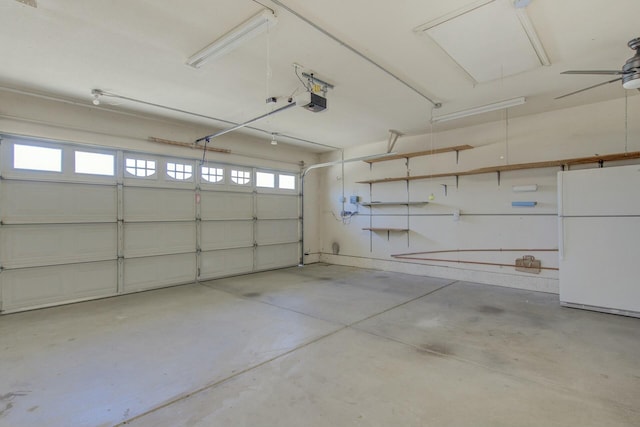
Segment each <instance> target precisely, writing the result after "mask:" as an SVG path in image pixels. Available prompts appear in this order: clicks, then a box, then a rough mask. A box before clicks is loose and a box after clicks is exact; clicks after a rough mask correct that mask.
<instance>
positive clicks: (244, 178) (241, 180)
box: [231, 169, 251, 185]
mask: <svg viewBox="0 0 640 427" xmlns="http://www.w3.org/2000/svg"><path fill="white" fill-rule="evenodd" d="M231 181H232V182H234V183H235V184H240V185H246V184H249V182H251V172H249V171H241V170H237V169H231Z"/></svg>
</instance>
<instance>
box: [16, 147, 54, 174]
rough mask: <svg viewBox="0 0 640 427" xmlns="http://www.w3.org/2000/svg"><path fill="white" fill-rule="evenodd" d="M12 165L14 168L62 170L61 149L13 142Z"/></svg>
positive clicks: (48, 170)
mask: <svg viewBox="0 0 640 427" xmlns="http://www.w3.org/2000/svg"><path fill="white" fill-rule="evenodd" d="M13 167H14V169H28V170H34V171H47V172H62V150H61V149H59V148H46V147H37V146H34V145H21V144H14V146H13Z"/></svg>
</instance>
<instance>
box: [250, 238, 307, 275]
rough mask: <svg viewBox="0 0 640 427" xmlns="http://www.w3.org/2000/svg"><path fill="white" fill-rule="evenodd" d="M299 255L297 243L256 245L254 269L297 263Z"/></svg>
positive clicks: (287, 265) (289, 265)
mask: <svg viewBox="0 0 640 427" xmlns="http://www.w3.org/2000/svg"><path fill="white" fill-rule="evenodd" d="M299 256H300V253H299V251H298V244H297V243H290V244H286V245H273V246H262V247H258V248H257V250H256V269H257V270H266V269H270V268H279V267H291V266H293V265H298V262H299Z"/></svg>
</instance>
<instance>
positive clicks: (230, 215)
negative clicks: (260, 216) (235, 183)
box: [200, 191, 253, 220]
mask: <svg viewBox="0 0 640 427" xmlns="http://www.w3.org/2000/svg"><path fill="white" fill-rule="evenodd" d="M200 196H201V198H200V217H201V218H202V219H203V220H211V219H251V218H253V195H252V194H251V193H247V194H243V193H228V192H224V191H203V192H201V193H200Z"/></svg>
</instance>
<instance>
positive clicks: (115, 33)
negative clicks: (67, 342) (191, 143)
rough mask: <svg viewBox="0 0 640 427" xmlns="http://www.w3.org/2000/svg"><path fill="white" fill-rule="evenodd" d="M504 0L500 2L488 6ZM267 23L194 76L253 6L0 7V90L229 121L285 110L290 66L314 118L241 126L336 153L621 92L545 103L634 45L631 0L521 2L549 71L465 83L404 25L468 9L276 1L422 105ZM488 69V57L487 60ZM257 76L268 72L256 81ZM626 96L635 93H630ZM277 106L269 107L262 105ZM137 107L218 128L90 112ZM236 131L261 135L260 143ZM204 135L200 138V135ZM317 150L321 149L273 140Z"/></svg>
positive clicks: (290, 28) (79, 1)
mask: <svg viewBox="0 0 640 427" xmlns="http://www.w3.org/2000/svg"><path fill="white" fill-rule="evenodd" d="M495 1H509V0H495ZM262 2H263V3H264V4H265V5H267V6H269V7H270V8H273V9H274V10H275V11H276V14H277V16H278V23H277V25H276V26H275V27H274V28H273V29H272V30H271V31H270V32H269V33H268V34H263V35H261V36H259V37H257V38H255V39H253V40H251V41H249V42H248V43H246V44H244V45H242V46H241V47H240V48H238V49H236V50H235V51H233V52H231V53H230V54H228V55H226V56H225V57H223V58H220V59H218V60H216V61H214V62H212V63H209V64H207V65H205V66H203V67H202V68H200V69H194V68H192V67H189V66H187V65H185V61H186V60H187V58H188V57H189V56H191V55H192V54H194V53H195V52H197V51H198V50H200V49H201V48H203V47H204V46H206V45H208V44H209V43H211V42H212V41H214V40H215V39H216V38H218V37H220V36H221V35H223V34H224V33H225V32H227V31H229V30H230V29H231V28H233V27H234V26H236V25H238V24H239V23H240V22H242V21H244V20H246V19H247V18H249V17H250V16H252V15H254V14H255V13H257V12H259V11H260V10H261V9H262V6H260V5H259V4H258V3H257V2H255V1H253V0H183V1H180V2H178V1H176V0H110V1H91V0H37V5H38V7H37V8H33V7H30V6H28V5H25V4H23V3H20V2H18V1H15V0H0V52H2V57H1V59H0V60H1V62H2V66H1V67H0V86H3V87H6V88H14V89H21V90H26V91H30V92H36V93H41V94H47V95H53V96H57V97H61V98H65V99H74V100H80V101H82V102H86V103H87V104H88V105H91V100H92V98H91V95H90V93H91V90H92V89H94V88H99V89H102V90H106V91H110V92H113V93H117V94H119V95H123V96H126V97H129V98H133V99H138V100H142V101H145V102H148V103H153V104H159V105H164V106H168V107H171V108H174V109H180V110H185V111H189V112H194V113H198V114H201V115H205V116H210V117H216V118H221V119H224V120H228V121H232V122H236V123H240V122H244V121H247V120H249V119H252V118H254V117H257V116H259V115H262V114H264V113H266V112H268V111H270V110H271V109H272V108H277V107H279V106H282V105H285V103H286V101H285V99H286V98H287V97H288V96H289V95H290V94H291V93H292V92H293V91H294V90H296V89H297V88H301V84H300V82H299V81H298V79H297V77H296V75H295V73H294V68H293V67H292V64H293V63H294V62H296V63H299V64H301V65H302V66H304V67H305V68H306V69H307V70H309V71H313V72H315V74H316V75H317V76H318V77H319V78H321V79H323V80H326V81H328V82H330V83H332V84H334V85H335V89H334V90H331V91H330V92H329V93H328V96H327V98H328V108H327V110H326V111H324V112H321V113H311V112H309V111H306V110H303V109H300V108H294V109H289V110H287V111H284V112H281V113H279V114H276V115H273V116H270V117H269V118H267V119H264V120H262V121H260V122H257V123H255V124H254V125H253V126H255V127H257V128H260V129H263V130H265V131H267V132H276V133H279V134H283V135H289V136H293V137H296V138H300V139H304V140H309V141H313V142H317V143H320V144H327V145H330V146H336V147H350V146H354V145H357V144H362V143H367V142H372V141H381V140H385V139H386V138H387V134H388V130H389V129H397V130H399V131H401V132H403V133H406V134H418V133H424V132H427V131H429V129H430V125H429V119H430V117H431V115H432V114H433V115H436V116H437V115H442V114H446V113H449V112H454V111H458V110H462V109H466V108H469V107H474V106H477V105H484V104H488V103H492V102H496V101H501V100H504V99H509V98H515V97H520V96H524V97H526V98H527V103H526V104H525V105H522V106H518V107H514V108H512V110H511V111H510V113H509V115H510V117H515V116H518V115H524V114H533V113H537V112H541V111H545V110H552V109H557V108H564V107H568V106H573V105H578V104H586V103H592V102H597V101H601V100H606V99H613V98H622V97H624V89H622V87H621V84H619V83H614V84H611V85H606V86H603V87H600V88H597V89H594V90H591V91H588V92H584V93H581V94H577V95H574V96H570V97H568V98H565V99H562V100H554V99H553V98H554V97H557V96H559V95H562V94H565V93H568V92H571V91H574V90H578V89H581V88H583V87H587V86H589V85H593V84H596V83H598V82H602V81H606V80H608V79H611V78H612V77H610V76H577V75H573V76H568V75H560V72H561V71H564V70H568V69H620V68H621V67H622V65H623V64H624V62H625V60H626V59H627V58H629V57H631V56H632V54H633V51H631V50H630V49H629V48H628V47H627V42H628V41H629V40H630V39H632V38H635V37H640V26H639V25H638V23H639V21H638V17H639V16H640V1H638V0H615V1H611V0H561V1H559V0H531V3H530V5H529V6H528V7H527V9H526V10H527V13H528V15H529V17H530V19H531V21H532V23H533V25H534V26H535V29H536V31H537V33H538V34H539V37H540V39H541V41H542V44H543V45H544V48H545V50H546V52H547V54H548V56H549V58H550V60H551V66H548V67H543V66H539V67H537V68H535V69H533V70H530V71H526V72H522V73H519V74H516V75H513V76H508V77H503V78H500V79H497V80H494V81H489V82H486V83H476V82H474V80H473V79H472V78H471V77H470V76H469V75H468V74H467V73H466V72H465V71H464V70H463V69H462V68H460V66H459V65H457V63H456V62H455V61H454V60H453V59H451V57H449V55H447V53H445V52H444V51H443V50H442V48H440V47H439V46H438V45H437V44H436V43H435V42H434V41H433V40H432V39H430V38H429V36H428V35H426V34H423V35H417V34H416V33H414V32H413V29H414V28H415V27H417V26H419V25H421V24H424V23H426V22H429V21H432V20H434V19H437V18H439V17H441V16H443V15H446V14H448V13H451V12H452V11H454V10H456V9H459V8H461V7H463V6H465V5H468V4H470V3H473V2H474V0H428V1H425V0H396V1H380V0H374V1H371V0H350V1H344V0H324V1H322V2H318V1H310V0H281V2H282V3H283V4H284V5H286V6H287V7H289V8H291V9H293V10H295V11H296V12H298V13H299V14H300V15H303V16H304V17H306V18H307V19H308V20H310V21H312V22H313V23H315V24H316V25H318V26H319V27H321V28H323V29H324V30H326V31H327V32H329V33H331V34H332V35H334V36H335V37H336V38H338V39H340V40H342V41H343V42H345V43H346V44H348V45H350V46H351V47H353V48H355V49H356V50H358V51H360V52H361V53H363V54H364V55H366V56H368V57H369V58H371V59H372V60H373V61H375V62H377V63H378V64H379V65H381V66H382V67H383V68H385V69H387V70H389V71H390V72H392V73H393V74H395V75H396V76H398V77H399V78H400V79H402V80H403V81H405V82H406V83H407V84H408V85H410V86H413V87H414V88H416V89H417V90H418V91H419V92H421V93H423V94H425V95H426V96H428V97H429V98H431V99H433V100H436V101H438V102H441V103H442V107H441V108H440V109H438V110H434V111H433V112H432V104H431V103H430V102H429V101H427V100H426V99H425V98H424V97H423V96H421V95H419V94H418V93H416V92H415V91H413V90H411V89H409V88H408V87H407V86H406V85H404V84H402V83H401V82H399V81H397V80H396V79H394V78H393V77H391V76H390V75H388V74H386V73H385V72H383V71H381V70H380V69H379V68H377V67H375V66H374V65H372V64H371V63H369V62H367V61H366V60H364V59H362V58H361V57H359V56H358V55H356V54H354V53H353V52H351V51H350V50H349V49H347V48H345V47H344V46H341V45H340V44H339V43H337V42H336V41H334V40H331V39H330V38H329V37H327V36H326V35H324V34H322V33H321V32H319V31H318V30H317V29H315V28H313V27H312V26H310V25H309V24H308V23H305V22H304V21H302V20H301V19H300V18H298V17H296V16H294V15H292V14H291V13H289V12H288V11H286V10H285V9H283V8H282V7H280V6H279V5H277V4H275V3H273V2H271V1H269V0H263V1H262ZM486 61H493V62H495V61H496V58H492V57H491V56H489V55H487V57H486ZM268 71H269V72H268ZM633 94H634V95H638V92H636V91H633ZM270 96H276V97H282V99H280V100H279V102H278V104H276V105H274V104H270V105H267V104H266V102H265V100H266V98H267V97H270ZM105 107H106V108H113V109H121V110H128V111H130V110H133V111H141V112H145V113H153V114H158V115H162V116H167V117H172V118H178V119H180V120H189V121H194V122H198V123H204V124H207V125H209V126H211V132H212V133H213V132H215V131H216V130H217V129H221V128H222V129H223V128H225V127H226V126H227V125H224V124H221V123H219V122H215V121H212V120H208V119H202V118H196V117H193V116H189V115H186V114H182V113H177V112H175V111H170V110H165V109H161V108H157V107H152V106H149V105H145V104H142V103H137V102H130V101H120V104H119V105H114V106H109V105H107V104H106V103H104V102H103V105H101V108H105ZM501 117H502V115H501V113H486V114H482V115H480V116H476V117H474V118H469V119H461V120H456V121H451V122H447V123H442V124H437V125H434V127H437V129H436V130H438V129H447V128H451V127H458V126H464V125H469V124H472V123H478V122H481V121H491V120H499V119H501ZM238 132H248V133H251V134H254V135H258V136H260V137H262V138H265V139H269V136H268V134H265V133H259V132H258V133H256V132H253V131H249V130H246V129H245V130H242V131H238ZM203 136H204V135H203ZM278 138H279V139H281V140H282V141H284V142H289V143H292V144H297V145H301V146H305V147H309V148H311V149H313V150H316V151H322V150H323V148H322V147H320V146H314V145H309V144H304V143H301V142H300V141H297V140H293V139H287V138H286V137H284V136H281V137H278Z"/></svg>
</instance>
